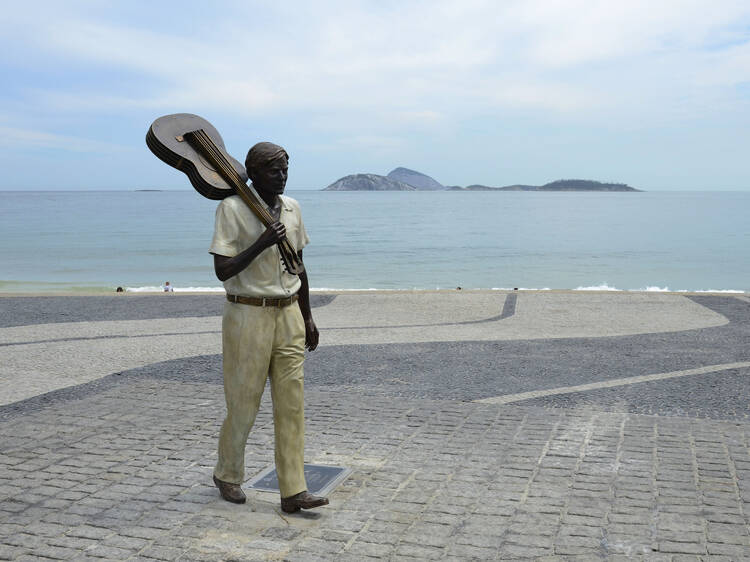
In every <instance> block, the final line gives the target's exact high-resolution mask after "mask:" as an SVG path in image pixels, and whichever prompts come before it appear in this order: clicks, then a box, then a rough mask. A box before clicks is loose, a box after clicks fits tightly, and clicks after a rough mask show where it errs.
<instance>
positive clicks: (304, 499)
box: [281, 490, 328, 513]
mask: <svg viewBox="0 0 750 562" xmlns="http://www.w3.org/2000/svg"><path fill="white" fill-rule="evenodd" d="M321 505H328V498H324V497H322V496H313V495H312V494H311V493H310V492H308V491H307V490H305V491H304V492H300V493H299V494H297V495H295V496H291V497H288V498H281V510H282V511H284V512H285V513H295V512H297V511H299V510H300V509H312V508H314V507H320V506H321Z"/></svg>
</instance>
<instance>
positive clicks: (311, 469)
mask: <svg viewBox="0 0 750 562" xmlns="http://www.w3.org/2000/svg"><path fill="white" fill-rule="evenodd" d="M351 473H352V469H351V468H345V467H343V466H326V465H322V464H306V465H305V480H306V481H307V491H308V492H310V493H311V494H314V495H317V496H325V495H328V494H330V493H331V492H332V491H333V490H334V489H335V488H336V487H337V486H338V485H339V484H341V483H342V482H343V481H344V480H346V479H347V477H348V476H349V475H350V474H351ZM245 486H246V487H248V488H252V489H253V490H260V491H263V492H278V491H279V479H278V477H277V476H276V467H275V466H273V465H271V466H269V467H268V468H267V469H265V470H264V471H263V472H261V473H260V474H258V476H255V477H254V478H251V479H250V480H248V481H247V483H246V484H245Z"/></svg>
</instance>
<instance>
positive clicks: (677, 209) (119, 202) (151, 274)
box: [0, 190, 750, 293]
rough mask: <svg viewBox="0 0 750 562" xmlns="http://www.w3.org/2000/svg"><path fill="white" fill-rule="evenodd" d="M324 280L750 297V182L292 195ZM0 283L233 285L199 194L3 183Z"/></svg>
mask: <svg viewBox="0 0 750 562" xmlns="http://www.w3.org/2000/svg"><path fill="white" fill-rule="evenodd" d="M287 194H288V195H290V196H291V197H294V198H295V199H297V200H298V201H299V202H300V204H301V206H302V212H303V218H304V220H305V224H306V227H307V231H308V234H309V235H310V238H311V243H310V245H309V246H308V247H307V248H305V250H304V257H305V264H306V266H307V269H308V272H309V278H310V285H311V287H313V288H317V289H338V290H347V289H455V288H456V287H462V288H463V289H493V288H494V289H513V288H519V289H579V290H585V289H604V290H626V291H639V290H652V291H666V290H669V291H737V292H745V293H750V218H749V217H750V192H708V191H706V192H687V191H685V192H642V193H584V192H570V193H561V192H556V193H538V192H324V191H313V190H297V191H289V192H287ZM2 199H3V204H2V206H0V249H1V250H2V261H1V263H0V292H12V293H24V292H56V291H65V292H102V293H108V292H113V291H114V290H115V288H116V287H117V286H122V287H124V288H125V289H126V290H128V291H148V290H158V289H159V287H160V286H161V285H162V284H163V283H164V282H165V281H167V280H168V281H170V283H171V284H172V285H173V286H174V287H175V290H176V291H181V290H182V291H187V290H206V291H210V290H220V289H221V283H220V282H219V281H218V280H217V279H216V278H215V276H214V274H213V262H212V257H211V256H210V255H209V254H208V251H207V249H208V246H209V243H210V240H211V236H212V232H213V219H214V211H215V208H216V205H217V202H215V201H210V200H208V199H205V198H204V197H202V196H201V195H199V194H198V193H197V192H195V191H193V190H182V191H67V192H64V191H47V192H13V191H5V192H2Z"/></svg>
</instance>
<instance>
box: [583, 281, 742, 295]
mask: <svg viewBox="0 0 750 562" xmlns="http://www.w3.org/2000/svg"><path fill="white" fill-rule="evenodd" d="M573 290H574V291H621V292H630V293H643V292H646V293H728V294H740V295H742V294H744V293H745V291H740V290H737V289H670V288H669V287H659V286H658V285H647V286H646V287H642V288H640V289H618V288H617V287H610V286H609V285H607V283H602V284H601V285H591V286H587V287H576V288H575V289H573Z"/></svg>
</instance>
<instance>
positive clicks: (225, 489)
mask: <svg viewBox="0 0 750 562" xmlns="http://www.w3.org/2000/svg"><path fill="white" fill-rule="evenodd" d="M214 484H216V487H217V488H218V489H219V492H220V493H221V497H222V498H224V499H225V500H227V501H228V502H232V503H245V500H246V499H247V498H246V497H245V492H243V491H242V488H240V485H239V484H232V483H231V482H224V481H223V480H219V479H218V478H216V476H214Z"/></svg>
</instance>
